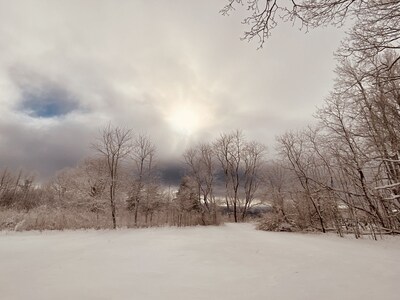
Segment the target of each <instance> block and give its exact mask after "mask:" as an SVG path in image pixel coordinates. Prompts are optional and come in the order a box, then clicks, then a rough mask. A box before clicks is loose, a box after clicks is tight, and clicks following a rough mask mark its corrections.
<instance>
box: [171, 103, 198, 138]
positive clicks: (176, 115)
mask: <svg viewBox="0 0 400 300" xmlns="http://www.w3.org/2000/svg"><path fill="white" fill-rule="evenodd" d="M200 113H201V112H200V111H199V110H196V109H195V108H194V107H191V106H179V107H175V108H173V109H171V111H170V112H169V113H168V115H167V121H168V123H169V124H170V126H171V128H172V129H173V130H174V131H176V132H178V133H180V134H184V135H192V134H194V133H195V132H196V131H198V130H199V129H200V128H201V127H202V124H201V119H200Z"/></svg>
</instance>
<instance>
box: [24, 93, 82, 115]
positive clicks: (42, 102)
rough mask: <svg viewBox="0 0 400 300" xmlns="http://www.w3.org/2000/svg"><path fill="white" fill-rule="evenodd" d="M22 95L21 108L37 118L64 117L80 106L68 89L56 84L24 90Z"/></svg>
mask: <svg viewBox="0 0 400 300" xmlns="http://www.w3.org/2000/svg"><path fill="white" fill-rule="evenodd" d="M22 95H23V98H22V101H21V102H20V105H19V109H20V110H22V111H23V112H25V113H27V114H28V115H30V116H32V117H36V118H54V117H62V116H65V115H67V114H69V113H71V112H72V111H74V110H77V109H78V108H79V103H78V101H76V100H75V99H74V98H73V97H71V95H70V94H69V93H68V92H67V91H65V90H63V89H60V88H58V87H54V86H44V87H41V88H40V89H33V90H28V91H23V93H22Z"/></svg>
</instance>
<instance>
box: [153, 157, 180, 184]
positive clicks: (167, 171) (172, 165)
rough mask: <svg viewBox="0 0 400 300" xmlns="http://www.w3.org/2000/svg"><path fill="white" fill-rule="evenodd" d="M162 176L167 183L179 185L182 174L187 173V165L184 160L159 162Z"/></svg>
mask: <svg viewBox="0 0 400 300" xmlns="http://www.w3.org/2000/svg"><path fill="white" fill-rule="evenodd" d="M159 170H160V177H161V180H162V181H163V182H164V183H165V185H170V186H174V187H176V186H179V184H180V183H181V179H182V176H184V175H185V172H186V170H185V166H184V164H183V163H182V162H179V161H173V162H160V163H159Z"/></svg>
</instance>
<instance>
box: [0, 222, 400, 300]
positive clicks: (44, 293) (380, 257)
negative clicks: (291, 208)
mask: <svg viewBox="0 0 400 300" xmlns="http://www.w3.org/2000/svg"><path fill="white" fill-rule="evenodd" d="M0 266H1V272H0V298H1V299H4V300H8V299H31V300H32V299H41V300H43V299H140V300H145V299H230V300H232V299H283V300H284V299H291V300H293V299H308V300H312V299H324V300H327V299H335V300H336V299H352V300H354V299H363V300H366V299H386V300H389V299H399V294H398V279H399V276H400V239H399V238H393V237H387V238H385V239H384V240H382V241H378V242H375V241H372V240H369V239H368V238H364V239H363V240H354V239H351V238H344V239H343V238H339V237H336V236H334V235H322V234H321V235H320V234H296V233H275V232H263V231H256V230H255V229H254V228H253V226H252V225H250V224H226V225H223V226H220V227H194V228H159V229H156V228H152V229H138V230H133V229H131V230H130V229H122V230H116V231H112V230H103V231H94V230H93V231H64V232H43V233H40V232H21V233H18V232H6V233H4V232H3V233H0Z"/></svg>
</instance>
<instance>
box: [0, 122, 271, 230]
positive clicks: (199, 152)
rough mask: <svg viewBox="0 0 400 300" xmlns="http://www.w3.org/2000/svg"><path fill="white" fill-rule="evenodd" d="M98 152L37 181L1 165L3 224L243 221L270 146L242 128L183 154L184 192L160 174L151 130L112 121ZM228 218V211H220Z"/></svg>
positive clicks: (96, 148)
mask: <svg viewBox="0 0 400 300" xmlns="http://www.w3.org/2000/svg"><path fill="white" fill-rule="evenodd" d="M92 150H93V155H92V156H91V157H88V158H86V159H85V160H83V161H82V162H81V163H79V164H78V165H77V166H76V167H74V168H68V169H64V170H61V171H60V172H58V173H57V174H56V175H55V176H54V177H53V178H51V179H50V180H49V181H48V182H47V183H45V184H41V185H38V184H37V183H35V181H34V176H33V175H29V174H25V173H22V172H20V173H19V174H17V175H16V174H13V173H12V172H10V171H8V170H7V169H6V170H3V171H2V173H1V178H0V208H1V211H0V214H1V223H0V228H3V229H4V228H7V229H18V230H24V229H66V228H71V229H74V228H110V227H111V228H117V227H142V226H161V225H165V224H167V225H176V226H189V225H211V224H219V223H220V222H221V218H224V219H227V220H232V221H235V222H238V221H244V220H245V219H246V217H247V215H248V212H249V209H250V207H251V205H252V204H253V202H254V200H255V199H256V196H257V193H258V191H259V187H260V183H261V178H262V177H261V170H262V166H263V165H264V154H265V147H264V146H263V145H261V144H259V143H257V142H248V141H246V139H245V137H244V135H243V134H242V133H241V132H240V131H235V132H232V133H230V134H222V135H221V136H220V138H219V139H217V140H216V141H214V142H211V143H208V144H200V145H196V146H194V147H192V148H190V149H188V150H186V151H185V153H184V155H183V157H184V161H185V166H186V174H185V176H184V177H183V178H182V180H181V184H180V185H179V187H178V190H177V191H175V190H173V188H172V189H171V188H170V187H169V188H168V187H166V186H164V185H163V183H162V181H161V179H160V171H159V168H158V165H157V159H156V148H155V146H154V145H153V143H152V142H151V140H150V138H149V137H148V136H146V135H135V134H134V133H133V131H132V130H131V129H125V128H122V127H118V126H113V125H111V124H109V125H108V126H106V127H105V128H103V129H102V130H101V132H100V133H99V136H98V137H97V139H96V140H95V142H94V143H93V144H92ZM222 215H223V216H222Z"/></svg>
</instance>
